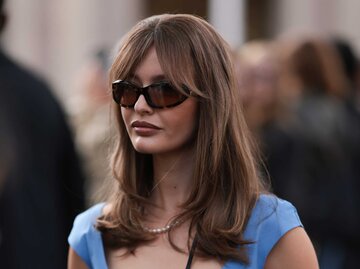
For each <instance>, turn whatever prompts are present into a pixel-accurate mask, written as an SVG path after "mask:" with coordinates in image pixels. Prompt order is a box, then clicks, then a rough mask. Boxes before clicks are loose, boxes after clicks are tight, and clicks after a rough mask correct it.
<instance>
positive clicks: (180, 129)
mask: <svg viewBox="0 0 360 269" xmlns="http://www.w3.org/2000/svg"><path fill="white" fill-rule="evenodd" d="M229 51H230V50H229V48H228V47H227V45H226V44H225V42H224V40H223V39H222V38H221V37H220V36H219V35H218V34H217V33H216V32H215V31H214V29H213V28H212V27H211V26H210V25H209V24H208V23H207V22H205V21H204V20H202V19H200V18H197V17H195V16H191V15H160V16H154V17H150V18H148V19H145V20H143V21H141V22H139V23H138V24H137V25H136V26H135V27H134V28H133V29H132V30H131V31H130V33H129V34H128V35H127V36H126V37H125V38H124V40H123V42H122V46H121V48H120V50H119V52H118V55H117V57H116V59H115V61H114V63H113V65H112V68H111V74H110V79H111V81H112V89H113V97H114V100H115V102H116V103H117V104H116V105H115V113H116V115H117V122H118V127H119V136H120V138H119V140H118V144H117V147H116V149H115V153H114V156H113V162H112V167H113V172H114V176H115V178H116V180H117V187H116V188H114V190H115V192H114V195H113V197H112V198H111V199H110V200H109V201H108V203H107V204H98V205H96V206H94V207H92V208H91V209H89V210H88V211H86V212H84V213H83V214H81V215H79V216H78V217H77V219H76V220H75V223H74V228H73V231H72V233H71V234H70V236H69V243H70V250H69V261H68V264H69V268H70V269H72V268H77V269H79V268H80V269H82V268H110V269H111V268H190V267H191V268H199V269H200V268H263V267H265V268H317V261H316V257H315V253H314V250H313V247H312V245H311V242H310V240H309V238H308V237H307V235H306V233H305V232H304V229H303V228H302V227H301V223H300V221H299V218H298V216H297V213H296V210H295V209H294V207H292V205H290V204H289V203H287V202H285V201H283V200H280V199H277V198H276V197H274V196H271V195H267V194H265V192H266V191H265V188H264V186H263V184H262V183H261V181H260V179H259V176H258V174H257V168H256V166H257V164H256V161H255V158H254V155H253V152H252V148H251V143H250V139H249V134H248V131H247V127H246V124H245V122H244V119H243V115H242V112H241V109H240V107H239V106H238V105H237V103H238V102H237V98H238V96H237V95H238V91H237V88H236V86H235V85H236V82H235V78H234V74H233V68H232V64H231V60H230V58H231V56H230V52H229Z"/></svg>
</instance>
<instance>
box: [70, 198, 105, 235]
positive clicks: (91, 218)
mask: <svg viewBox="0 0 360 269" xmlns="http://www.w3.org/2000/svg"><path fill="white" fill-rule="evenodd" d="M104 207H106V204H105V203H99V204H96V205H93V206H92V207H90V208H89V209H87V210H86V211H84V212H82V213H80V214H79V215H78V216H77V217H76V218H75V221H74V227H79V228H83V229H86V230H87V229H89V228H90V227H91V226H93V225H94V224H95V223H96V220H97V219H98V217H100V216H101V215H102V214H103V209H104Z"/></svg>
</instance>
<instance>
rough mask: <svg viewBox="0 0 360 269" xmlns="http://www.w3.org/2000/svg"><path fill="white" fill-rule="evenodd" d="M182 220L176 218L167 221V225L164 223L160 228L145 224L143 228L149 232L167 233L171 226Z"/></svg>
mask: <svg viewBox="0 0 360 269" xmlns="http://www.w3.org/2000/svg"><path fill="white" fill-rule="evenodd" d="M181 222H182V221H180V220H177V221H174V222H171V223H169V224H168V225H166V226H165V227H162V228H149V227H146V226H143V227H142V228H143V230H144V231H146V232H148V233H151V234H163V233H167V232H168V231H169V230H170V229H171V228H174V227H176V226H178V225H179V224H180V223H181Z"/></svg>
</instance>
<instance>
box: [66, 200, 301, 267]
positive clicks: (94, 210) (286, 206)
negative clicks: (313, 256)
mask: <svg viewBox="0 0 360 269" xmlns="http://www.w3.org/2000/svg"><path fill="white" fill-rule="evenodd" d="M103 207H104V204H103V203H102V204H97V205H95V206H93V207H91V208H90V209H88V210H87V211H85V212H83V213H82V214H80V215H78V216H77V217H76V219H75V222H74V226H73V229H72V231H71V233H70V236H69V238H68V241H69V244H70V246H71V247H72V248H73V249H74V250H75V252H76V253H77V254H78V255H79V256H80V257H81V258H82V259H83V260H84V262H85V263H86V264H87V265H88V267H89V268H90V269H108V267H107V265H106V259H105V253H104V247H103V242H102V239H101V234H100V232H99V231H97V230H96V229H95V228H94V224H95V223H96V219H97V218H98V217H99V216H100V215H101V213H102V209H103ZM299 226H301V227H302V224H301V222H300V219H299V216H298V214H297V211H296V209H295V207H294V206H293V205H292V204H290V203H289V202H287V201H285V200H282V199H279V198H277V197H275V196H272V195H261V196H260V198H259V200H258V201H257V203H256V205H255V207H254V209H253V211H252V213H251V216H250V219H249V222H248V224H247V227H246V229H245V233H244V238H245V239H247V240H250V241H252V242H254V243H252V244H250V245H248V246H247V248H248V256H249V260H250V264H249V265H247V266H246V265H244V264H241V263H239V262H236V261H228V262H226V263H225V265H224V266H223V268H222V269H241V268H247V269H258V268H263V267H264V264H265V260H266V257H267V256H268V255H269V253H270V251H271V249H272V248H273V247H274V245H275V244H276V242H278V241H279V239H280V238H281V237H282V236H283V235H284V234H285V233H286V232H288V231H290V230H291V229H293V228H295V227H299Z"/></svg>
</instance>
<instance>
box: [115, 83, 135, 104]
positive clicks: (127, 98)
mask: <svg viewBox="0 0 360 269" xmlns="http://www.w3.org/2000/svg"><path fill="white" fill-rule="evenodd" d="M113 98H114V100H115V102H116V103H118V104H120V105H122V106H125V107H131V106H134V105H135V103H136V100H137V98H138V93H137V90H136V87H135V86H133V85H131V84H128V83H126V82H123V81H120V82H117V83H114V84H113Z"/></svg>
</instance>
